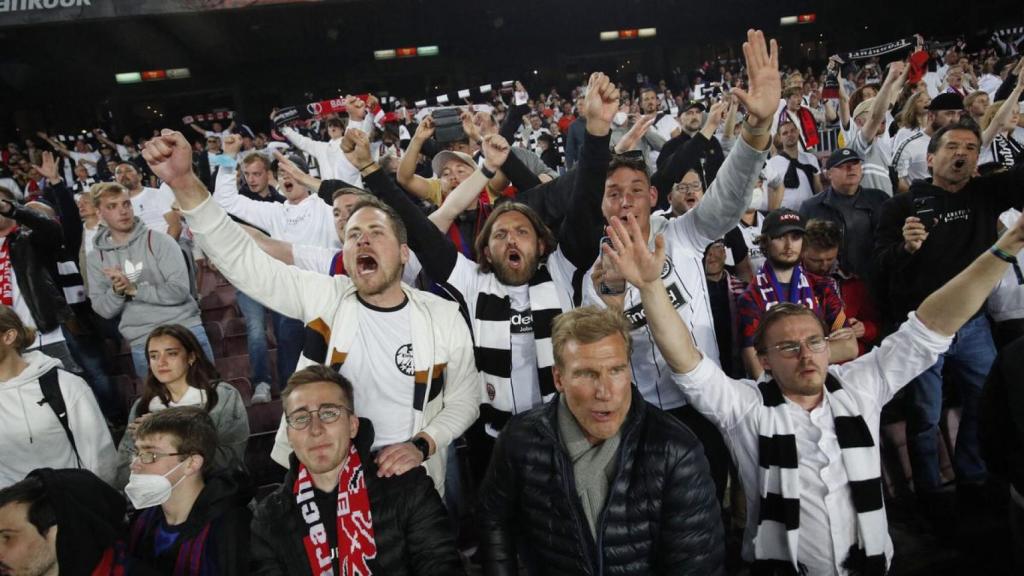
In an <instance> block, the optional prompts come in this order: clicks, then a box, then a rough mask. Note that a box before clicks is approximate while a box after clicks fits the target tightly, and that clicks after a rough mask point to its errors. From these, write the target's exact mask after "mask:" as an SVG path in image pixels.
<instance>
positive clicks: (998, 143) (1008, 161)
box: [989, 134, 1024, 168]
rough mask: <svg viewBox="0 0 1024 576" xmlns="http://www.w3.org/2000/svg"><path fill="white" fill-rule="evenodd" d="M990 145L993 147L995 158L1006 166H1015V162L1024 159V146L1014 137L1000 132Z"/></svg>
mask: <svg viewBox="0 0 1024 576" xmlns="http://www.w3.org/2000/svg"><path fill="white" fill-rule="evenodd" d="M989 146H991V147H992V157H993V159H994V160H995V161H996V162H998V163H999V164H1001V165H1002V166H1004V167H1006V168H1013V167H1014V165H1015V164H1017V163H1018V162H1021V161H1022V160H1024V146H1022V145H1021V143H1020V142H1017V141H1016V140H1014V139H1013V137H1007V136H1006V135H1005V134H999V135H997V136H996V137H995V138H994V139H992V143H991V144H989Z"/></svg>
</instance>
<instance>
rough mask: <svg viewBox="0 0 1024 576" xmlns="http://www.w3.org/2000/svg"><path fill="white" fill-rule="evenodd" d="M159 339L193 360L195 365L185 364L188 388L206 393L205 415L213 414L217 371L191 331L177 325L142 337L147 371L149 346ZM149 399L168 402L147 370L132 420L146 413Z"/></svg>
mask: <svg viewBox="0 0 1024 576" xmlns="http://www.w3.org/2000/svg"><path fill="white" fill-rule="evenodd" d="M160 336H170V337H171V338H174V339H175V340H177V341H178V342H179V343H181V347H182V348H184V349H185V356H186V357H188V356H189V355H191V356H193V357H194V358H195V361H194V362H192V363H191V364H189V367H188V375H187V380H188V385H189V386H191V387H192V388H198V389H200V390H202V391H203V392H206V407H205V408H206V411H207V412H209V411H211V410H213V407H214V406H216V405H217V382H219V381H220V374H218V373H217V368H216V367H215V366H214V365H213V362H212V361H211V360H210V359H209V358H207V357H206V352H204V351H203V347H202V346H200V345H199V339H197V338H196V335H195V334H193V333H192V331H191V330H189V329H188V328H185V327H184V326H181V325H179V324H164V325H163V326H157V327H156V328H154V329H153V331H152V332H150V333H149V336H147V337H146V347H145V351H146V365H147V367H148V366H149V343H150V342H152V341H153V338H157V337H160ZM153 398H159V399H160V401H161V402H163V403H164V405H167V404H170V402H171V394H170V393H169V392H168V391H167V387H166V386H164V385H163V383H161V382H160V381H159V380H157V379H156V376H154V375H153V370H152V369H148V370H147V371H146V380H145V382H143V384H142V397H141V398H139V409H138V411H137V413H136V416H142V415H143V414H148V413H149V403H150V402H152V401H153Z"/></svg>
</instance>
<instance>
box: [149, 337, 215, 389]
mask: <svg viewBox="0 0 1024 576" xmlns="http://www.w3.org/2000/svg"><path fill="white" fill-rule="evenodd" d="M189 330H191V331H192V333H193V334H195V335H196V339H197V340H199V345H200V346H201V347H202V348H203V352H205V353H206V357H207V358H209V359H210V362H213V348H211V347H210V339H209V338H207V337H206V330H205V329H204V328H203V325H202V324H199V325H197V326H193V327H191V328H189ZM132 364H134V365H135V375H136V376H138V377H139V378H142V379H145V378H146V375H147V374H149V355H148V354H146V343H145V342H143V343H142V344H138V345H135V346H132Z"/></svg>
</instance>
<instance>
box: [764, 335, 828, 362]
mask: <svg viewBox="0 0 1024 576" xmlns="http://www.w3.org/2000/svg"><path fill="white" fill-rule="evenodd" d="M826 344H828V336H808V337H807V338H804V339H803V340H801V341H800V342H794V341H792V340H787V341H785V342H779V343H778V344H776V345H774V346H769V347H768V349H770V350H771V349H774V350H778V351H779V354H780V355H781V356H782V357H783V358H796V357H797V356H799V355H800V348H801V346H803V345H806V346H807V349H808V350H810V351H811V352H821V351H822V350H824V349H825V345H826Z"/></svg>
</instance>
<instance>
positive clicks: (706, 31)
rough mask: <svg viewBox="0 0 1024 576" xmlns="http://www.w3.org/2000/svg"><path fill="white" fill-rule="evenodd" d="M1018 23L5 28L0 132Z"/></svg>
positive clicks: (393, 8)
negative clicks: (626, 33) (162, 73)
mask: <svg viewBox="0 0 1024 576" xmlns="http://www.w3.org/2000/svg"><path fill="white" fill-rule="evenodd" d="M807 12H813V13H815V14H816V15H817V19H816V22H815V23H813V24H809V25H800V26H789V27H780V26H779V18H780V17H781V16H786V15H796V14H801V13H807ZM1021 24H1024V2H994V1H984V0H982V1H975V2H963V3H954V2H934V3H931V4H923V3H918V2H912V3H911V2H906V3H900V2H892V1H881V0H859V1H847V2H825V1H810V0H803V1H800V0H779V1H773V0H761V1H752V0H735V1H729V0H722V1H719V2H694V1H692V0H685V1H684V0H618V1H608V0H590V1H586V0H564V1H552V0H548V1H542V0H519V1H515V2H505V3H497V2H488V1H480V0H477V1H462V0H456V1H429V0H391V1H373V2H369V1H353V0H349V1H325V2H318V3H305V4H286V5H277V6H263V7H251V8H242V9H233V10H222V11H215V12H201V13H190V14H174V15H160V16H144V17H133V18H113V19H103V20H87V21H79V22H64V23H56V24H36V25H30V26H14V27H5V28H0V110H2V113H0V139H3V141H7V140H10V139H13V138H15V137H18V138H24V137H25V136H27V135H28V134H30V133H32V132H34V131H35V130H38V129H45V130H48V131H51V132H58V133H60V132H65V133H66V132H72V131H76V130H81V129H83V128H92V127H96V126H101V127H104V128H106V129H108V130H113V131H114V132H115V133H122V132H124V131H126V130H131V131H133V132H135V133H145V132H147V131H148V130H150V129H151V128H153V127H163V126H172V127H179V128H180V126H181V125H180V122H181V120H180V118H181V116H183V115H185V114H195V113H202V112H207V111H210V110H212V109H214V108H217V107H222V108H230V109H233V110H236V111H238V112H239V113H240V114H241V117H242V119H243V120H244V121H245V122H246V123H248V124H250V125H251V126H252V127H253V128H255V129H257V130H259V129H264V128H265V127H266V124H267V122H266V115H267V113H268V112H269V110H270V109H271V108H272V107H274V106H278V105H287V104H301V103H304V102H305V101H306V99H305V97H304V94H306V93H310V94H313V95H315V96H316V97H317V98H326V97H331V96H335V95H337V94H339V92H341V93H360V92H365V91H374V92H376V93H381V92H390V93H391V94H393V95H398V96H406V97H409V98H412V99H418V98H423V97H426V96H429V95H431V94H433V93H435V92H437V91H438V90H451V89H458V88H463V87H469V86H473V85H477V84H480V83H484V82H491V81H495V80H506V79H513V78H515V79H523V80H525V81H526V83H527V86H528V87H529V88H530V89H531V91H532V92H534V93H537V92H540V91H542V90H546V89H548V88H549V87H551V86H558V87H562V88H567V87H570V86H573V85H576V84H578V83H579V81H580V79H581V78H583V77H584V74H585V73H588V72H590V71H593V70H601V71H604V72H606V73H610V74H611V75H612V76H614V77H615V78H616V79H619V80H623V81H628V82H630V83H633V82H634V78H635V76H636V73H637V72H638V71H639V72H643V73H646V74H648V75H649V76H650V77H651V79H652V80H653V81H657V80H659V79H661V78H666V79H669V78H670V77H671V71H672V69H673V68H675V67H681V68H684V69H687V70H689V69H692V68H693V67H695V66H696V65H698V64H699V63H700V62H702V61H704V60H707V59H713V58H716V57H734V58H735V57H739V56H740V53H739V46H740V43H741V42H742V40H743V37H744V36H743V32H744V30H745V29H746V28H748V27H761V28H764V29H765V30H766V31H767V32H768V33H769V35H771V36H773V37H776V38H778V39H779V41H780V43H781V45H782V46H783V62H784V63H785V64H789V65H801V66H803V65H806V64H812V63H817V62H821V61H824V59H825V58H827V56H828V55H829V54H830V53H834V52H837V51H841V50H850V49H855V48H863V47H867V46H872V45H875V44H880V43H883V42H887V41H890V40H895V39H897V38H901V37H905V36H909V35H910V34H913V33H915V32H922V33H926V34H927V35H929V36H932V37H953V36H955V35H957V34H963V33H966V32H972V33H978V32H982V31H985V30H988V29H992V28H1001V27H1004V26H1012V25H1021ZM641 27H656V28H657V30H658V34H657V37H656V38H653V39H638V40H620V41H615V42H600V41H599V40H598V33H599V32H600V31H602V30H615V29H622V28H641ZM421 45H437V46H439V47H440V55H439V56H436V57H427V58H412V59H404V60H392V61H375V60H374V59H373V51H374V50H379V49H386V48H397V47H401V46H421ZM178 67H188V68H189V69H191V72H192V78H191V79H187V80H165V81H162V82H153V83H144V84H136V85H118V84H116V83H115V81H114V75H115V73H117V72H128V71H141V70H148V69H165V68H178ZM534 70H536V71H537V73H536V74H534ZM435 87H437V88H435ZM563 94H564V93H563ZM161 114H163V116H161Z"/></svg>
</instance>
